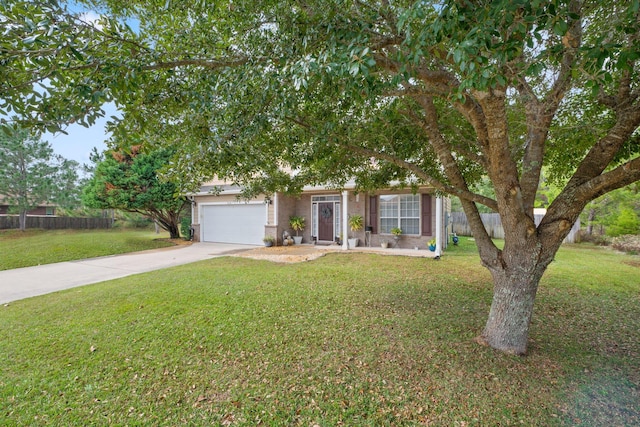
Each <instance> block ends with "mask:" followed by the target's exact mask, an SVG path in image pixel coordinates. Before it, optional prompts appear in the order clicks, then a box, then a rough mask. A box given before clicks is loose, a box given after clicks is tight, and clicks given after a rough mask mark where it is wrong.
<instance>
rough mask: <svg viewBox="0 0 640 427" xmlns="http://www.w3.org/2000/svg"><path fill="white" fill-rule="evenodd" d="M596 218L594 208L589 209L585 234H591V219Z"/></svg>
mask: <svg viewBox="0 0 640 427" xmlns="http://www.w3.org/2000/svg"><path fill="white" fill-rule="evenodd" d="M595 219H596V210H595V209H594V208H591V209H589V218H588V219H587V234H588V235H589V236H591V235H592V234H593V221H594V220H595Z"/></svg>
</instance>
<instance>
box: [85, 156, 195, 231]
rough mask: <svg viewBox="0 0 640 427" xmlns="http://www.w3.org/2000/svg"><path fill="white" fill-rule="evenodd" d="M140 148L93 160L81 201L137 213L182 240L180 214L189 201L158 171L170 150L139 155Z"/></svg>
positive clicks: (166, 161)
mask: <svg viewBox="0 0 640 427" xmlns="http://www.w3.org/2000/svg"><path fill="white" fill-rule="evenodd" d="M139 150H140V146H133V147H131V148H130V149H129V150H127V151H108V152H107V153H105V155H104V156H98V157H97V158H95V157H94V161H95V163H96V166H95V168H94V171H93V176H92V177H91V179H89V181H88V182H87V184H86V186H85V188H84V191H83V195H82V200H83V202H84V203H85V205H87V206H88V207H91V208H98V209H120V210H123V211H127V212H137V213H140V214H142V215H146V216H148V217H150V218H151V219H153V220H154V221H156V222H157V223H158V224H159V225H160V226H161V227H162V228H163V229H165V230H167V231H168V232H169V234H170V236H171V238H172V239H177V238H179V237H180V231H179V230H180V214H181V213H182V212H183V210H184V208H185V207H186V205H187V203H188V201H187V199H186V198H185V197H184V196H181V195H179V194H176V193H177V191H176V189H177V186H176V185H175V184H174V183H172V182H166V181H163V180H162V179H161V178H160V177H159V171H160V170H161V169H162V168H163V167H164V166H165V165H166V164H167V163H168V161H169V159H170V158H171V151H170V150H166V149H158V150H155V151H153V152H150V153H140V152H139Z"/></svg>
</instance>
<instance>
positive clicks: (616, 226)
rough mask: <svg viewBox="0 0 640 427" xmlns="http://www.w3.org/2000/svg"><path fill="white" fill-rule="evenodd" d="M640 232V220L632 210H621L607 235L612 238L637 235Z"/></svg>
mask: <svg viewBox="0 0 640 427" xmlns="http://www.w3.org/2000/svg"><path fill="white" fill-rule="evenodd" d="M639 231H640V219H638V214H636V212H635V211H634V210H633V209H631V208H621V209H620V213H619V214H618V216H617V218H616V220H615V221H614V222H613V223H612V224H611V226H610V227H609V228H608V229H607V234H608V235H609V236H612V237H616V236H622V235H625V234H637V233H638V232H639Z"/></svg>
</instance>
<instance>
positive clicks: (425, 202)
mask: <svg viewBox="0 0 640 427" xmlns="http://www.w3.org/2000/svg"><path fill="white" fill-rule="evenodd" d="M421 210H422V212H421V221H422V235H423V236H432V235H433V232H432V231H431V215H432V214H431V194H423V195H422V209H421Z"/></svg>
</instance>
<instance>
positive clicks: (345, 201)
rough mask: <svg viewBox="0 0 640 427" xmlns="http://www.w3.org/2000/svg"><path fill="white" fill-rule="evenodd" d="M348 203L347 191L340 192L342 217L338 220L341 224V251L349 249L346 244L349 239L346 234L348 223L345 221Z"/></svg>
mask: <svg viewBox="0 0 640 427" xmlns="http://www.w3.org/2000/svg"><path fill="white" fill-rule="evenodd" d="M348 203H349V192H348V191H347V190H344V191H343V192H342V216H341V218H340V220H341V222H342V227H341V228H342V249H344V250H347V249H349V244H348V242H347V237H349V234H347V233H348V232H349V231H348V224H347V223H348V221H347V216H348V215H349V206H347V204H348Z"/></svg>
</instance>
